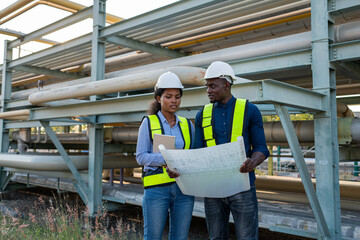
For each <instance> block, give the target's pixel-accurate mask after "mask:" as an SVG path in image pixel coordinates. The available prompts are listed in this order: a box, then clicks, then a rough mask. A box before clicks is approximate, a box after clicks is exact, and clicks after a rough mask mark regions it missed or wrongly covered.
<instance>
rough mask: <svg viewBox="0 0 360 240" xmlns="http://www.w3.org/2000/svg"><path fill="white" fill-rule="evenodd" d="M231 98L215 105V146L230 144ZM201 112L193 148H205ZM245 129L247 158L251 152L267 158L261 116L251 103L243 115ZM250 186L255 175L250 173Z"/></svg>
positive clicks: (196, 121)
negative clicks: (260, 153) (224, 102)
mask: <svg viewBox="0 0 360 240" xmlns="http://www.w3.org/2000/svg"><path fill="white" fill-rule="evenodd" d="M235 100H236V99H235V97H234V96H233V97H232V98H231V99H230V100H229V101H228V102H227V103H226V104H222V103H219V102H217V103H215V109H214V112H213V118H214V121H213V122H214V125H213V129H214V131H215V136H214V137H215V139H216V143H217V144H223V143H228V142H230V138H231V132H230V122H231V116H232V113H233V111H234V109H233V106H234V102H235ZM202 111H203V110H200V111H199V112H198V113H197V115H196V118H195V148H203V147H205V143H204V135H203V130H202V127H201V125H202ZM245 115H246V117H245V127H244V130H243V138H244V143H245V150H246V155H247V157H251V155H252V153H253V152H262V153H263V154H264V155H265V158H267V157H268V156H269V151H268V149H267V146H266V141H265V134H264V128H263V122H262V116H261V113H260V111H259V109H258V108H257V107H256V106H255V105H254V104H252V103H248V105H247V109H246V113H245ZM249 177H250V185H254V184H255V173H254V172H250V173H249Z"/></svg>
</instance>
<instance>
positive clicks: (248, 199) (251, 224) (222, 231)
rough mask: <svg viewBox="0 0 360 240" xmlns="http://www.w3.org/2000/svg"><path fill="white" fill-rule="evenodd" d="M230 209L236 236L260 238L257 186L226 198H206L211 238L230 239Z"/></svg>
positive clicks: (207, 219) (207, 220)
mask: <svg viewBox="0 0 360 240" xmlns="http://www.w3.org/2000/svg"><path fill="white" fill-rule="evenodd" d="M230 211H231V213H232V215H233V218H234V223H235V229H236V238H237V239H238V240H239V239H247V240H250V239H258V224H259V223H258V202H257V197H256V190H255V186H251V189H250V190H249V191H245V192H241V193H237V194H235V195H232V196H230V197H226V198H205V215H206V224H207V228H208V231H209V235H210V239H229V216H230Z"/></svg>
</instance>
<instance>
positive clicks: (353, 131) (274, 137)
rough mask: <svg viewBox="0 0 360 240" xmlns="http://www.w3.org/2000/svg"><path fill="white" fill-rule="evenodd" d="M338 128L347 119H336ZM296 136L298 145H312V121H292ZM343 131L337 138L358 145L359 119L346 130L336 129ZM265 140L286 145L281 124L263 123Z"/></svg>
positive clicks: (359, 133)
mask: <svg viewBox="0 0 360 240" xmlns="http://www.w3.org/2000/svg"><path fill="white" fill-rule="evenodd" d="M337 121H338V126H342V125H343V124H341V122H342V121H348V118H338V119H337ZM292 123H293V125H294V128H295V132H296V135H297V137H298V139H299V142H300V143H303V144H304V143H314V141H315V140H314V121H293V122H292ZM338 130H340V131H341V130H343V132H339V134H338V135H339V137H346V138H350V139H351V143H352V144H354V143H360V118H353V119H352V120H351V125H349V126H348V129H342V128H340V129H339V128H338ZM264 131H265V139H266V142H267V143H268V144H270V143H287V142H288V141H287V138H286V135H285V131H284V129H283V128H282V125H281V122H264Z"/></svg>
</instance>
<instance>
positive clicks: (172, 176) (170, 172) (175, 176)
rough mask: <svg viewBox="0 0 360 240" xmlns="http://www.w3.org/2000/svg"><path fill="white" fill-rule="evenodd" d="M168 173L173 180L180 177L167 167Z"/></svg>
mask: <svg viewBox="0 0 360 240" xmlns="http://www.w3.org/2000/svg"><path fill="white" fill-rule="evenodd" d="M166 172H167V174H168V175H169V177H171V178H177V177H179V176H180V174H178V173H177V172H174V171H171V170H170V169H169V167H168V166H166Z"/></svg>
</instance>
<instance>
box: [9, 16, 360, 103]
mask: <svg viewBox="0 0 360 240" xmlns="http://www.w3.org/2000/svg"><path fill="white" fill-rule="evenodd" d="M356 23H358V24H353V23H346V24H342V25H340V26H343V27H341V28H340V26H336V27H335V28H339V30H338V31H336V33H337V35H339V36H342V35H344V37H342V38H341V41H348V40H351V39H352V38H353V37H354V35H356V36H357V38H359V37H360V24H359V21H357V22H356ZM349 32H351V33H352V35H349V34H348V33H349ZM310 48H311V33H310V32H304V33H300V34H294V35H290V36H285V37H280V38H276V39H270V40H265V41H261V42H255V43H250V44H245V45H240V46H235V47H230V48H225V49H220V50H216V51H211V52H206V53H202V54H197V55H191V56H187V57H182V58H178V59H172V60H167V61H161V62H157V63H151V64H147V65H143V66H137V67H133V68H128V69H124V70H119V71H114V72H111V73H107V74H105V78H106V79H107V78H114V77H119V76H125V75H130V74H136V73H139V72H145V71H150V70H153V69H159V68H163V66H167V67H175V66H184V65H186V66H207V65H209V64H210V63H211V62H212V61H214V60H221V61H225V62H231V61H234V60H243V59H248V58H254V57H259V56H264V55H271V54H278V53H282V52H289V51H296V50H303V49H310ZM144 54H145V56H146V55H148V54H146V53H142V54H136V55H135V57H141V56H144ZM128 57H129V55H127V56H125V57H124V56H122V57H119V58H112V59H111V60H109V61H107V63H106V67H108V65H112V66H116V65H121V64H122V63H123V61H124V59H126V58H128ZM132 60H133V59H132ZM89 66H91V65H90V64H86V65H85V67H84V69H83V71H80V72H79V73H85V72H86V71H88V70H89ZM75 81H79V83H80V82H81V83H83V82H89V81H90V78H83V79H80V80H75ZM75 81H71V82H70V81H69V82H65V83H62V84H63V85H65V84H76V82H75ZM57 86H58V85H57V84H56V85H55V84H53V85H49V86H44V89H45V88H47V89H52V88H55V87H57ZM340 87H341V86H340ZM36 91H37V90H36V89H29V90H23V91H18V92H14V93H12V97H11V98H12V99H19V98H25V97H28V96H29V95H30V94H31V93H33V92H36Z"/></svg>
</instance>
